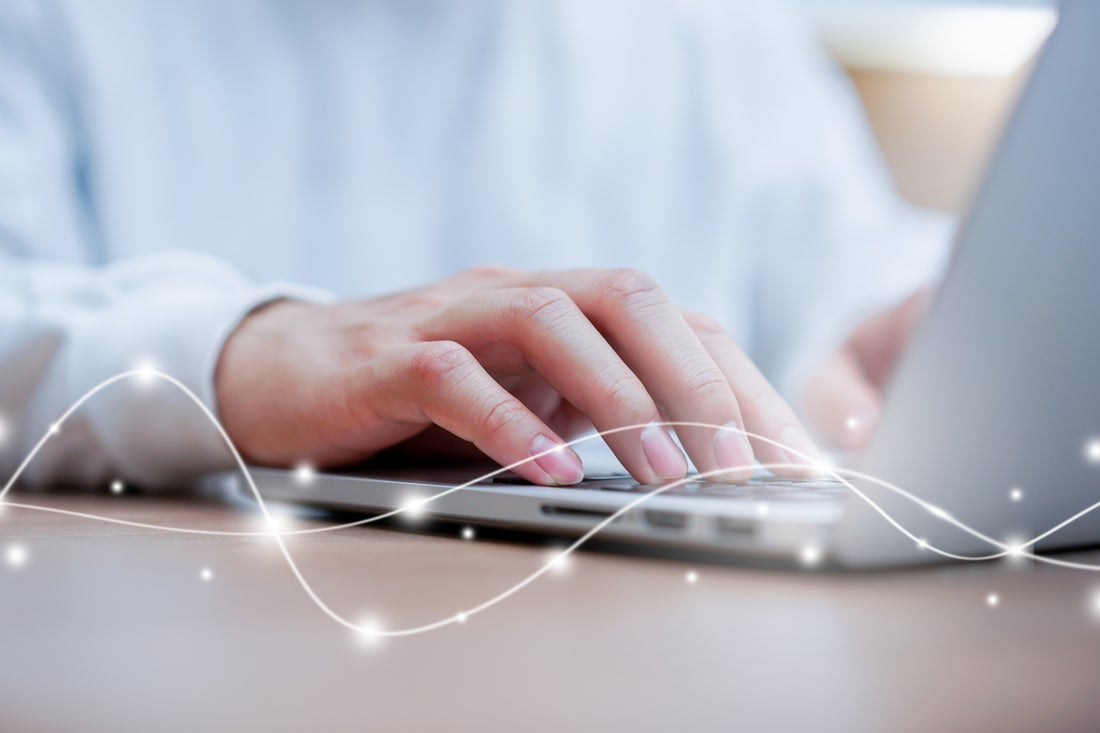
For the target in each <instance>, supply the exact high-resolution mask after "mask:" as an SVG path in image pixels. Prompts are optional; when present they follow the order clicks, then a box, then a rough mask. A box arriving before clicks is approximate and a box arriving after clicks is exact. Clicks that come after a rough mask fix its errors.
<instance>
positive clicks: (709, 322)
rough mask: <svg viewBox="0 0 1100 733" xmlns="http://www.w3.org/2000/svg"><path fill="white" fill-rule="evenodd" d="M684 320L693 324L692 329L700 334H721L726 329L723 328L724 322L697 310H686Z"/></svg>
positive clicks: (690, 324)
mask: <svg viewBox="0 0 1100 733" xmlns="http://www.w3.org/2000/svg"><path fill="white" fill-rule="evenodd" d="M684 320H685V321H687V324H688V325H689V326H691V330H693V331H695V332H696V333H700V334H720V333H725V332H726V329H724V328H722V324H720V323H719V322H718V321H716V320H714V319H713V318H711V317H710V316H708V315H706V314H705V313H697V312H695V311H684Z"/></svg>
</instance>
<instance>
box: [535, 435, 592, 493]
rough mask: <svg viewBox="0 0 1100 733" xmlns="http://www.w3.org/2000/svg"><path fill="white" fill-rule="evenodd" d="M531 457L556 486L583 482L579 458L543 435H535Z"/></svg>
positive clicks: (572, 451)
mask: <svg viewBox="0 0 1100 733" xmlns="http://www.w3.org/2000/svg"><path fill="white" fill-rule="evenodd" d="M540 453H541V454H542V455H539V454H540ZM531 455H532V456H534V458H535V464H536V465H538V467H539V468H541V469H542V470H543V471H545V472H546V475H547V476H549V477H550V478H551V479H552V480H553V481H554V483H556V484H562V485H566V484H575V483H579V482H580V481H583V480H584V466H583V465H582V464H581V459H580V456H578V455H577V454H576V452H574V450H573V449H572V448H570V447H569V446H567V445H564V444H562V443H558V442H556V441H553V440H551V439H550V438H547V437H546V436H545V435H537V436H535V439H534V440H532V441H531Z"/></svg>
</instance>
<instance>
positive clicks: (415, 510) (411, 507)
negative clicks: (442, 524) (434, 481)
mask: <svg viewBox="0 0 1100 733" xmlns="http://www.w3.org/2000/svg"><path fill="white" fill-rule="evenodd" d="M426 504H427V502H426V501H424V498H423V497H420V496H410V497H409V498H408V499H406V500H405V503H404V504H402V505H401V514H402V516H404V517H407V518H409V519H420V518H421V517H423V516H424V507H425V505H426Z"/></svg>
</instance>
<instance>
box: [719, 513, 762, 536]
mask: <svg viewBox="0 0 1100 733" xmlns="http://www.w3.org/2000/svg"><path fill="white" fill-rule="evenodd" d="M754 534H756V520H754V519H746V518H744V517H718V536H719V538H725V539H729V538H733V537H738V538H740V537H752V536H753V535H754Z"/></svg>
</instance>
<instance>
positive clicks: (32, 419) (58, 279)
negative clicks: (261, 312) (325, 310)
mask: <svg viewBox="0 0 1100 733" xmlns="http://www.w3.org/2000/svg"><path fill="white" fill-rule="evenodd" d="M45 6H46V4H44V3H31V2H28V3H23V2H19V1H18V0H13V1H12V2H10V3H5V4H4V8H3V10H2V11H0V375H3V378H2V379H0V485H2V484H4V483H6V482H7V480H8V478H9V477H10V475H11V474H12V472H13V471H14V470H15V468H16V467H17V465H18V464H19V463H20V462H21V461H22V459H23V458H24V457H25V456H26V455H27V454H28V452H29V451H30V450H31V449H32V448H33V447H34V445H35V444H36V443H37V442H38V440H39V439H40V438H41V437H42V436H43V435H44V434H46V431H47V430H48V429H49V427H50V425H51V424H53V423H54V421H56V420H57V419H58V418H59V417H60V416H61V415H62V414H63V413H64V412H65V411H66V410H68V409H69V408H70V407H71V406H72V405H73V404H74V403H76V402H77V401H78V400H79V399H80V398H81V397H82V396H83V395H84V394H85V393H86V392H87V391H88V390H90V389H92V388H93V387H95V386H96V385H97V384H99V383H100V382H101V381H102V380H105V379H108V378H110V377H112V376H114V375H116V374H118V373H121V372H124V371H127V370H130V369H133V368H134V367H135V365H137V364H138V363H139V362H145V363H148V364H150V365H155V366H156V367H157V368H158V369H160V370H161V371H163V372H166V373H168V374H170V375H172V376H174V377H176V378H177V379H179V380H180V382H182V383H183V384H184V385H186V386H187V387H188V388H189V389H190V390H192V391H193V392H194V393H195V394H196V395H197V396H198V397H199V399H201V401H202V402H203V403H204V404H205V405H206V406H207V407H209V408H211V409H215V403H214V394H213V372H214V367H215V365H216V360H217V356H218V354H219V352H220V350H221V346H222V342H223V341H224V339H225V338H226V337H227V335H228V334H229V333H230V332H231V331H232V329H233V328H234V327H235V326H236V324H237V323H238V322H239V321H240V320H241V318H242V317H243V316H244V315H245V314H247V313H248V312H249V311H251V310H252V309H254V308H255V307H257V306H258V305H260V304H262V303H265V302H268V301H271V300H273V299H276V298H279V297H301V298H306V299H317V298H323V297H325V296H324V294H322V293H317V292H314V291H311V290H306V289H303V288H298V287H295V286H292V285H280V284H274V285H265V286H257V285H255V284H253V283H250V282H249V281H248V280H246V279H245V278H244V277H243V276H242V275H241V274H239V273H238V272H236V271H234V270H233V268H231V267H229V266H227V265H226V264H224V263H222V262H220V261H218V260H217V259H214V258H211V257H209V256H206V255H199V254H196V253H188V252H169V253H164V254H156V255H146V256H144V257H134V258H130V259H128V260H123V261H119V262H116V263H113V264H110V265H104V264H99V263H97V262H96V260H97V246H96V236H97V233H96V231H95V226H94V224H93V223H92V221H91V217H90V215H89V214H88V211H89V209H90V204H89V202H88V201H86V200H85V197H83V195H82V177H83V176H86V175H88V174H89V170H88V167H87V166H88V164H89V161H87V160H85V159H83V157H82V154H81V152H80V141H79V135H78V134H77V133H76V132H75V130H76V127H77V126H76V124H75V123H74V120H73V119H72V114H71V107H70V104H69V101H68V99H67V97H66V95H67V93H68V92H67V91H66V86H65V83H64V82H65V79H64V78H63V74H64V71H63V64H61V63H60V61H59V59H58V58H57V54H56V53H50V52H49V49H51V48H52V49H54V50H55V51H56V49H58V48H64V44H51V39H50V38H49V37H48V34H49V33H54V32H56V31H57V29H56V28H55V27H53V26H51V25H50V24H49V23H47V22H46V19H45V18H43V13H44V12H46V11H45V10H44V7H45ZM227 465H230V454H229V453H228V451H227V450H226V448H225V446H224V445H223V443H222V441H221V439H220V437H219V435H218V433H217V431H216V430H215V429H214V426H212V425H211V424H210V422H209V420H208V419H207V418H206V417H205V416H204V415H203V413H202V411H201V410H200V409H199V408H198V407H197V406H196V405H195V404H194V403H193V402H192V401H191V400H190V399H189V398H187V397H186V396H185V395H184V394H183V393H182V392H181V391H180V390H178V389H175V388H172V387H171V385H168V384H167V383H159V384H154V385H148V386H142V385H139V384H137V383H136V382H135V381H126V382H119V383H116V384H114V385H112V386H110V387H108V388H106V389H104V390H103V391H102V392H100V393H99V394H97V395H96V396H95V397H94V398H92V399H90V400H89V401H88V402H87V403H86V404H85V405H84V406H82V407H81V408H80V409H79V410H77V411H76V412H75V413H74V414H73V415H72V416H71V417H69V418H68V419H67V420H65V422H64V424H63V425H62V427H61V430H60V432H59V433H58V434H57V435H56V436H55V437H53V438H51V439H50V441H49V442H48V444H47V445H46V447H45V448H44V449H43V450H42V451H41V453H39V455H38V456H37V457H36V458H35V459H34V461H32V462H31V464H29V465H28V467H27V470H26V472H25V473H24V474H23V479H24V480H25V481H26V483H28V484H46V483H56V482H59V481H79V482H81V483H83V484H89V483H94V482H98V481H107V480H110V479H113V478H116V477H117V478H121V479H124V480H128V481H132V482H136V483H140V484H142V485H146V486H167V485H179V482H180V481H181V480H185V479H186V478H188V477H191V476H194V475H197V474H198V473H201V472H203V471H207V470H210V469H213V468H218V467H221V466H227Z"/></svg>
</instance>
